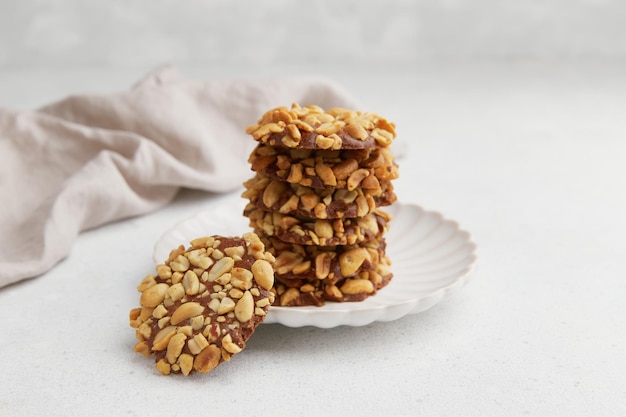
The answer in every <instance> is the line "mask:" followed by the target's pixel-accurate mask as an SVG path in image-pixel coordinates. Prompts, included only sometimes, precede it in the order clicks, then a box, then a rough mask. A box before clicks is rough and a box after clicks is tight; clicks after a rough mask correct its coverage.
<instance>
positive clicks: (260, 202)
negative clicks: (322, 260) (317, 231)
mask: <svg viewBox="0 0 626 417" xmlns="http://www.w3.org/2000/svg"><path fill="white" fill-rule="evenodd" d="M376 184H377V186H378V188H374V189H367V188H356V189H354V190H348V189H345V188H324V189H315V188H310V187H305V186H303V185H298V184H289V183H288V182H284V181H278V180H274V179H271V178H269V177H266V176H265V175H264V174H261V173H257V174H256V175H255V176H254V177H253V178H251V179H249V180H248V181H246V182H245V183H244V184H243V185H244V187H246V190H245V191H244V192H243V193H242V194H241V196H242V197H244V198H247V199H249V200H250V202H251V203H252V204H253V205H255V206H256V207H258V208H260V209H263V210H265V211H271V212H278V213H282V214H289V215H299V216H305V217H312V218H317V219H338V218H344V217H345V218H354V217H363V216H365V215H366V214H369V213H371V212H373V211H374V210H375V209H376V208H377V207H381V206H388V205H390V204H392V203H393V202H394V201H396V195H395V193H394V192H393V185H392V184H391V181H383V182H382V183H378V182H377V183H376Z"/></svg>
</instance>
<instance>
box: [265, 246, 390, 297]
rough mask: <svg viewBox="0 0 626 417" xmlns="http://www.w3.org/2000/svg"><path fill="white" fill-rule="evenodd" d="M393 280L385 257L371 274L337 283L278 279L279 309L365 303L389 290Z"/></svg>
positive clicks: (367, 272) (276, 286) (366, 272)
mask: <svg viewBox="0 0 626 417" xmlns="http://www.w3.org/2000/svg"><path fill="white" fill-rule="evenodd" d="M392 277H393V274H392V273H391V272H390V270H389V262H388V260H387V259H386V258H385V259H384V261H383V262H381V263H379V264H377V265H376V268H375V269H374V270H371V271H361V272H360V273H359V274H357V275H355V276H353V277H349V278H342V279H340V280H337V281H336V282H329V280H318V279H308V280H307V279H288V278H276V283H275V284H274V291H276V299H275V301H274V305H276V306H284V307H287V306H305V305H314V306H321V305H324V304H325V302H326V301H335V302H354V301H363V300H365V299H366V298H367V297H370V296H372V295H374V294H376V292H377V291H378V290H379V289H381V288H383V287H385V286H386V285H387V284H388V283H389V282H390V281H391V278H392Z"/></svg>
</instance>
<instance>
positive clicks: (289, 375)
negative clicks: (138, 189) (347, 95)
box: [0, 0, 626, 417]
mask: <svg viewBox="0 0 626 417" xmlns="http://www.w3.org/2000/svg"><path fill="white" fill-rule="evenodd" d="M624 22H626V1H620V0H604V1H603V0H587V1H583V0H571V1H568V0H545V1H539V0H532V1H524V0H519V1H496V0H493V1H488V0H473V1H469V0H468V1H456V0H439V1H436V0H433V1H425V0H418V1H408V0H388V1H384V2H382V1H377V2H372V1H367V0H363V1H355V0H335V1H307V2H304V1H295V0H294V1H235V0H232V1H210V2H209V1H197V0H186V1H183V0H181V1H176V2H174V1H167V2H163V1H147V0H141V1H123V2H122V1H117V2H114V1H108V2H104V1H99V2H95V1H78V0H58V1H42V0H40V1H35V0H19V1H18V0H14V1H3V0H0V106H5V107H8V108H11V109H14V108H17V109H31V108H36V106H38V105H41V104H45V103H48V102H50V101H52V100H57V99H60V98H62V97H64V96H65V95H67V94H71V93H80V92H94V91H97V92H102V93H105V94H106V93H108V92H111V91H114V90H116V89H127V88H128V87H129V86H130V85H132V83H133V82H134V81H136V80H137V78H139V77H141V76H142V75H143V74H145V72H146V71H149V70H152V69H153V68H154V67H155V66H158V65H162V64H164V63H168V62H169V63H173V64H174V65H176V66H178V67H180V68H181V69H182V70H183V73H184V74H186V75H192V76H193V77H197V78H200V79H208V80H211V79H213V78H215V77H231V76H240V75H242V76H246V77H248V76H257V75H268V74H276V75H280V74H286V73H289V74H301V73H313V74H319V75H329V76H332V77H333V78H335V79H336V80H337V81H338V82H340V83H341V84H342V85H344V86H345V87H346V88H347V89H348V90H349V91H351V92H353V93H354V94H355V95H357V96H358V97H359V98H360V99H362V101H363V103H364V104H365V105H364V107H363V108H365V109H368V110H373V111H376V112H378V113H380V114H383V115H386V116H387V117H389V118H390V119H392V120H393V121H394V122H396V123H397V126H398V135H399V137H398V141H405V143H407V147H406V148H407V152H406V154H405V155H404V156H403V158H402V159H400V166H401V177H400V178H399V179H398V180H397V183H395V187H396V188H395V189H396V192H397V194H398V196H399V198H400V200H402V201H405V202H410V203H416V204H419V205H421V206H423V207H425V208H427V209H429V210H436V211H440V212H441V213H443V214H444V215H445V216H446V217H448V218H451V219H454V220H456V221H458V222H459V223H460V225H461V226H462V227H463V228H465V229H466V230H468V231H470V232H471V233H472V235H473V236H474V238H475V240H476V241H477V243H478V245H479V263H478V269H477V270H476V271H475V272H473V273H472V275H471V280H470V283H469V284H468V285H467V286H466V287H464V288H463V289H462V291H460V292H458V293H457V294H454V295H453V296H452V297H451V298H450V299H448V300H446V301H444V302H442V303H439V304H438V305H436V306H434V307H433V308H432V309H430V310H428V311H426V312H424V313H421V314H419V315H411V316H406V317H403V318H402V319H399V320H396V321H393V322H388V323H373V324H371V325H369V326H364V327H358V328H347V327H340V328H336V329H329V330H324V329H316V328H312V327H306V328H298V329H291V328H287V327H285V326H280V325H267V326H266V325H263V326H261V327H260V328H259V329H258V330H257V332H256V333H255V337H254V340H253V341H252V339H251V345H249V348H248V349H246V351H245V352H244V353H243V354H241V355H239V356H238V358H237V359H236V361H233V362H231V363H229V364H226V365H224V366H220V367H219V368H218V369H217V370H216V371H215V372H213V373H212V374H209V375H207V376H200V377H199V378H194V379H186V380H182V379H175V378H160V377H158V376H157V375H155V373H156V371H155V370H154V368H153V365H152V363H151V362H150V361H149V360H145V358H143V357H141V356H140V355H137V354H135V353H134V352H132V349H131V347H132V345H133V342H134V337H133V335H132V329H130V328H128V321H127V314H128V310H129V309H130V308H132V307H134V306H136V302H137V294H136V292H135V290H134V286H135V282H134V281H133V282H130V283H129V280H131V281H132V280H134V279H135V277H136V279H137V280H139V279H140V278H141V277H142V276H144V275H145V274H146V271H148V270H151V268H152V261H151V254H152V248H151V245H152V242H155V241H156V240H157V239H158V238H159V236H160V235H161V233H162V232H163V231H164V230H166V229H168V228H169V227H171V226H173V225H174V224H176V223H177V222H178V221H180V220H182V219H185V218H187V217H189V216H191V215H193V214H195V213H197V212H198V211H200V210H202V209H203V208H205V207H209V206H212V205H214V204H217V203H218V201H219V199H220V198H221V197H220V196H215V195H210V194H206V193H199V192H184V193H182V194H181V196H180V197H179V198H178V199H177V200H176V201H175V202H173V203H172V204H171V205H169V206H167V207H165V208H164V209H162V210H159V211H156V212H154V213H151V214H150V215H146V216H141V217H138V218H134V219H129V220H127V221H121V222H117V223H115V224H112V225H107V226H105V227H101V228H98V229H95V230H92V231H89V232H86V233H84V234H82V235H81V236H79V239H78V241H77V243H76V246H75V248H74V250H73V252H72V255H71V256H70V257H69V258H68V259H67V260H66V261H64V262H62V263H61V264H60V265H58V266H57V267H56V268H55V269H53V270H52V271H50V272H49V273H47V274H45V275H43V276H41V277H38V278H36V279H34V280H29V281H26V282H24V283H21V284H18V285H14V286H11V287H9V288H6V289H2V290H0V317H3V318H5V319H4V320H2V321H0V334H1V335H2V336H0V357H2V358H4V362H3V376H2V378H1V379H0V384H4V385H2V388H1V389H0V415H3V416H4V415H7V416H25V417H26V416H28V417H31V416H34V415H59V416H63V417H66V416H71V415H76V416H85V415H90V416H96V415H98V416H100V415H102V416H110V415H112V414H116V413H117V414H118V415H121V414H124V413H126V415H151V416H161V415H165V416H172V415H177V414H180V404H181V402H180V401H181V399H189V401H188V403H187V404H186V405H185V406H186V407H187V408H186V410H188V414H189V415H194V416H196V415H197V416H200V415H208V414H210V415H233V409H234V408H233V407H234V406H233V402H232V401H222V399H225V398H228V399H231V398H232V396H233V393H236V394H237V396H236V398H235V401H234V404H235V405H236V406H237V407H240V406H242V404H243V403H254V404H261V405H262V406H261V407H258V408H255V410H254V412H255V413H257V415H258V416H273V417H276V416H279V415H289V416H291V415H306V416H320V415H337V416H345V415H353V414H354V412H355V410H357V412H358V413H359V414H360V415H363V416H377V417H378V416H381V415H394V416H396V415H397V416H411V417H414V416H416V415H424V416H441V415H446V416H447V415H451V416H481V417H482V416H507V417H508V416H515V417H517V416H528V415H530V416H544V415H545V416H576V415H585V416H623V415H626V403H624V401H623V399H624V398H626V388H625V387H626V359H625V356H624V346H626V322H625V321H624V317H626V304H625V303H624V294H626V280H625V277H626V259H625V258H624V236H625V235H626V222H625V221H624V213H625V212H626V193H625V190H626V164H625V163H624V160H625V157H624V155H626V140H625V138H626V118H624V115H625V114H626V60H625V58H626V24H625V23H624ZM4 197H5V198H11V196H4ZM0 220H1V219H0ZM102 259H105V260H107V262H102ZM94 265H96V266H97V269H98V274H99V276H98V277H94V276H93V275H94ZM102 277H106V278H108V279H106V280H104V279H93V278H102ZM92 283H93V285H94V286H92ZM93 288H96V289H97V293H96V292H95V291H93ZM102 299H104V300H107V303H106V306H104V305H102V306H101V305H99V303H100V302H101V300H102ZM33 300H36V301H37V302H33ZM109 300H115V302H109ZM94 306H96V307H95V308H94ZM94 322H95V323H98V325H99V326H100V327H98V328H97V329H96V331H94V325H93V323H94ZM33 393H36V395H33ZM161 393H164V394H163V395H161ZM155 395H156V396H155ZM159 396H161V397H162V398H161V399H160V400H159V399H158V398H157V397H159ZM155 398H157V400H156V401H155ZM172 399H173V400H172ZM198 399H201V400H198Z"/></svg>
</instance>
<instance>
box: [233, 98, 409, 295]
mask: <svg viewBox="0 0 626 417" xmlns="http://www.w3.org/2000/svg"><path fill="white" fill-rule="evenodd" d="M246 132H247V133H249V134H251V135H252V137H253V138H254V139H255V140H256V141H258V142H259V144H258V145H257V147H256V148H255V150H254V151H253V152H252V154H251V155H250V158H249V162H250V164H251V168H252V170H253V171H255V173H256V174H255V176H254V177H253V178H251V179H250V180H248V181H246V182H245V183H244V186H245V188H246V190H245V191H244V193H243V194H242V197H244V198H247V199H248V200H250V202H249V203H248V204H247V206H246V208H245V210H244V215H245V216H247V217H248V218H249V219H250V226H251V227H253V228H254V231H255V232H256V233H257V234H258V235H259V236H260V237H261V240H262V241H263V242H264V243H265V245H266V247H267V250H268V251H270V252H271V253H272V254H273V255H274V256H275V257H276V262H275V264H274V269H275V284H274V291H275V292H276V295H277V297H276V299H275V302H274V304H275V305H280V306H302V305H323V304H324V303H325V301H327V300H330V301H360V300H363V299H365V298H367V297H368V296H370V295H372V294H374V293H375V292H376V290H378V289H380V288H382V287H384V286H385V285H386V284H387V283H388V282H389V280H390V279H391V277H392V274H391V272H390V271H389V265H390V261H389V259H388V258H387V256H386V254H385V247H386V243H385V238H384V233H385V232H386V231H387V229H388V223H389V221H390V220H391V219H390V216H389V215H388V214H387V213H386V212H384V211H383V210H381V209H380V207H382V206H387V205H390V204H392V203H393V202H394V201H395V200H396V195H395V194H394V192H393V185H392V184H391V180H393V179H395V178H397V177H398V166H397V165H396V163H395V162H394V158H393V155H392V153H391V152H390V149H389V146H390V144H391V142H392V140H393V139H394V138H395V129H394V125H393V124H392V123H390V122H388V121H387V120H385V119H384V118H382V117H380V116H378V115H376V114H374V113H361V112H357V111H353V110H346V109H341V108H334V109H330V110H327V111H324V110H323V109H322V108H320V107H318V106H315V105H310V106H304V107H300V106H299V105H297V104H293V105H292V106H291V108H287V107H278V108H275V109H272V110H269V111H268V112H266V113H265V114H264V115H263V116H262V117H261V118H260V119H259V121H258V123H257V124H255V125H252V126H249V127H248V129H247V130H246Z"/></svg>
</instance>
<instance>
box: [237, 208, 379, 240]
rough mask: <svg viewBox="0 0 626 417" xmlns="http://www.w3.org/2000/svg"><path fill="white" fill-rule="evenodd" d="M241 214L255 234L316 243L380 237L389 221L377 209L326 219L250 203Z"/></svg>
mask: <svg viewBox="0 0 626 417" xmlns="http://www.w3.org/2000/svg"><path fill="white" fill-rule="evenodd" d="M244 215H245V216H247V217H248V218H249V219H250V226H251V227H252V228H254V230H255V231H256V232H257V233H259V234H265V235H267V236H276V237H277V238H278V239H280V240H282V241H283V242H289V243H297V244H299V245H319V246H335V245H353V244H355V243H359V242H364V241H366V240H371V239H376V238H380V237H381V236H382V234H383V233H384V232H385V231H386V230H387V229H388V223H389V221H390V220H391V216H390V215H389V214H388V213H386V212H384V211H382V210H380V209H376V210H374V211H373V212H371V213H369V214H366V215H365V216H363V217H357V218H344V219H333V220H330V219H314V218H309V217H301V216H289V215H286V214H282V213H277V212H274V213H272V212H267V211H265V210H262V209H259V208H257V207H256V206H254V205H253V204H248V205H247V206H246V207H245V209H244Z"/></svg>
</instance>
